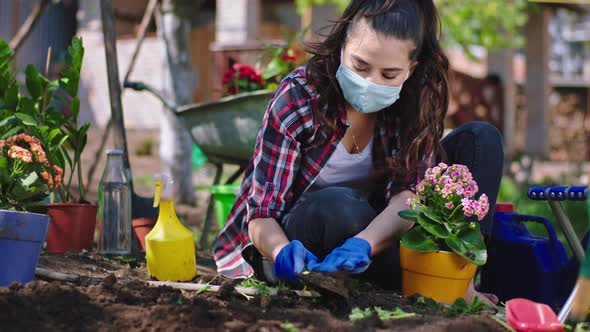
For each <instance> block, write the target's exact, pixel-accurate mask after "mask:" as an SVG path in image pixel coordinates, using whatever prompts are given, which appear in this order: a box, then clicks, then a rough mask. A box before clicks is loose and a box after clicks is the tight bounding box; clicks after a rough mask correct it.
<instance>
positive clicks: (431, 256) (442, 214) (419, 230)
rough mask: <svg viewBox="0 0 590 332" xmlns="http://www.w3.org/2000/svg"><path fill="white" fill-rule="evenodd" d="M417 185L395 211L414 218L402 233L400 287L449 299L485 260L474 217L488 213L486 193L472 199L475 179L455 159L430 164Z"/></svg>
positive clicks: (478, 218)
mask: <svg viewBox="0 0 590 332" xmlns="http://www.w3.org/2000/svg"><path fill="white" fill-rule="evenodd" d="M416 191H417V195H418V199H412V200H410V201H409V202H408V205H409V207H410V208H409V209H407V210H404V211H400V212H399V215H400V217H402V218H404V219H408V220H411V221H414V222H415V223H416V224H415V226H414V227H413V228H412V229H411V230H409V231H408V232H406V233H405V234H403V235H402V237H401V246H400V260H401V266H402V285H403V289H402V291H403V293H404V294H405V295H410V294H414V293H421V294H423V295H426V296H430V297H432V298H433V299H435V300H437V301H442V302H449V303H452V302H454V301H455V299H456V298H457V297H463V296H465V292H466V291H467V287H468V285H469V282H470V281H471V279H472V278H473V277H474V275H475V271H476V269H477V266H480V265H483V264H485V262H486V259H487V251H486V247H485V243H484V241H483V238H482V235H481V233H480V226H479V223H478V222H479V221H481V220H482V219H483V218H484V217H485V216H486V215H487V213H488V209H489V203H488V197H487V196H486V195H485V194H482V195H481V196H480V197H479V199H477V200H475V199H474V196H475V194H476V193H477V192H478V186H477V183H476V182H475V181H474V180H473V176H472V174H471V172H470V171H469V169H468V168H467V167H466V166H464V165H460V164H454V165H450V166H449V165H446V164H444V163H440V164H438V165H437V166H435V167H431V168H429V169H428V170H427V171H426V173H425V176H424V179H423V180H422V181H421V182H420V183H419V184H418V186H417V187H416Z"/></svg>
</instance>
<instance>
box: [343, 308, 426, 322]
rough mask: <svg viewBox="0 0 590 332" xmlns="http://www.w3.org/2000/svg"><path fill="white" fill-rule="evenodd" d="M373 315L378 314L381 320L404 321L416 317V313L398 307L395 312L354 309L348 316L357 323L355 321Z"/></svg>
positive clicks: (378, 309) (377, 309)
mask: <svg viewBox="0 0 590 332" xmlns="http://www.w3.org/2000/svg"><path fill="white" fill-rule="evenodd" d="M373 313H376V314H377V316H378V317H379V319H380V320H390V319H402V318H408V317H414V316H416V314H415V313H413V312H405V311H403V310H402V309H400V308H399V307H396V308H395V309H394V310H384V309H381V308H380V307H373V309H371V308H366V309H359V308H354V309H353V310H352V312H351V313H350V315H349V316H348V319H350V320H351V321H353V322H355V321H358V320H361V319H365V318H367V317H370V316H372V315H373Z"/></svg>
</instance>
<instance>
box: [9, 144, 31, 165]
mask: <svg viewBox="0 0 590 332" xmlns="http://www.w3.org/2000/svg"><path fill="white" fill-rule="evenodd" d="M8 156H9V157H10V158H12V159H20V160H22V161H24V162H25V163H31V162H33V154H32V153H31V151H29V150H27V149H25V148H22V147H20V146H18V145H13V146H11V147H10V150H8Z"/></svg>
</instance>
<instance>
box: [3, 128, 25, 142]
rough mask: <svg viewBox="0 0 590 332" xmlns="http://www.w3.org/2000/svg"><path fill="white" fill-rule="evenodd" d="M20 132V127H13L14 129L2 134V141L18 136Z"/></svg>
mask: <svg viewBox="0 0 590 332" xmlns="http://www.w3.org/2000/svg"><path fill="white" fill-rule="evenodd" d="M22 130H23V128H22V127H21V126H14V128H12V129H10V130H9V131H7V132H6V133H4V135H2V139H7V138H9V137H10V136H12V135H15V134H18V133H19V132H21V131H22Z"/></svg>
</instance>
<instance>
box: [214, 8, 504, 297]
mask: <svg viewBox="0 0 590 332" xmlns="http://www.w3.org/2000/svg"><path fill="white" fill-rule="evenodd" d="M308 51H309V52H310V53H311V54H312V55H313V56H312V57H311V58H310V60H309V62H308V63H307V65H306V66H303V67H300V68H297V69H296V70H295V71H293V72H292V73H291V74H290V75H289V76H288V77H286V78H285V79H284V80H283V81H282V82H281V84H280V86H279V87H278V89H277V91H276V92H275V94H274V96H273V98H272V99H271V100H270V103H269V105H268V109H267V111H266V114H265V117H264V120H263V123H262V128H261V130H260V132H259V135H258V138H257V141H256V146H255V151H254V155H253V157H252V160H251V162H250V165H249V166H248V168H247V170H246V175H245V178H244V181H243V183H242V186H241V191H240V193H239V194H238V199H237V201H236V203H235V205H234V207H233V209H232V211H231V214H230V216H229V218H228V223H227V226H226V227H225V228H224V229H223V230H222V231H221V234H220V235H219V236H218V238H217V240H216V242H215V245H214V249H213V252H214V256H215V260H216V262H217V267H218V271H219V272H220V273H221V274H223V275H225V276H227V277H231V278H238V277H246V276H251V275H253V274H254V275H255V276H256V277H257V278H259V279H261V280H264V281H267V282H270V283H274V282H276V281H277V280H278V279H282V280H285V281H296V277H297V274H298V273H301V272H303V271H305V270H312V271H314V270H315V271H324V272H336V271H347V272H350V273H358V274H361V277H363V278H365V279H367V280H368V281H370V282H372V283H375V284H377V285H379V286H381V287H384V288H387V289H399V288H400V283H401V281H400V280H401V279H400V267H399V240H397V239H399V236H400V234H402V233H403V232H405V231H407V230H408V229H410V228H411V227H412V225H413V224H412V223H411V222H409V221H406V220H404V219H402V218H400V217H399V216H398V212H399V211H401V210H404V209H406V207H407V206H406V202H407V201H408V199H409V198H410V199H411V198H414V197H416V196H415V188H414V186H415V184H416V183H417V181H418V180H419V179H420V178H421V177H422V176H423V173H424V171H425V169H426V168H427V167H428V166H431V165H432V164H433V163H435V162H437V161H440V160H445V161H446V162H448V163H450V164H453V163H456V164H463V165H466V166H467V167H468V168H469V170H470V171H471V172H472V173H473V178H474V180H475V181H476V182H477V183H478V185H479V189H480V190H479V194H482V193H485V194H486V195H487V196H488V197H489V198H490V211H493V206H494V204H495V199H496V196H497V194H498V188H499V185H500V178H501V174H502V165H503V151H502V139H501V136H500V134H499V132H498V130H497V129H496V128H495V127H493V126H491V125H489V124H486V123H481V122H474V123H468V124H466V125H463V126H461V127H459V128H457V129H455V130H454V131H453V132H451V133H450V134H449V135H447V136H446V137H445V138H444V139H442V140H441V137H442V134H443V129H444V123H443V121H444V117H445V114H446V111H447V107H448V92H449V87H448V76H447V73H448V68H449V63H448V60H447V57H446V56H445V54H444V53H443V50H442V49H441V46H440V43H439V19H438V13H437V10H436V8H435V6H434V3H433V1H432V0H420V1H416V0H386V1H383V0H352V1H351V2H350V4H349V5H348V7H347V8H346V10H345V11H344V13H343V15H342V17H341V18H340V20H339V21H338V22H337V23H336V24H335V25H334V27H333V29H332V31H331V33H330V35H329V36H327V38H326V39H325V40H324V41H323V42H320V43H317V44H310V45H308ZM491 223H492V215H491V213H488V215H487V216H486V217H485V218H484V220H483V221H482V224H481V229H482V233H483V234H484V237H485V236H487V235H489V234H490V231H491V227H492V224H491ZM470 291H471V292H473V289H472V287H471V289H470Z"/></svg>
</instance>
